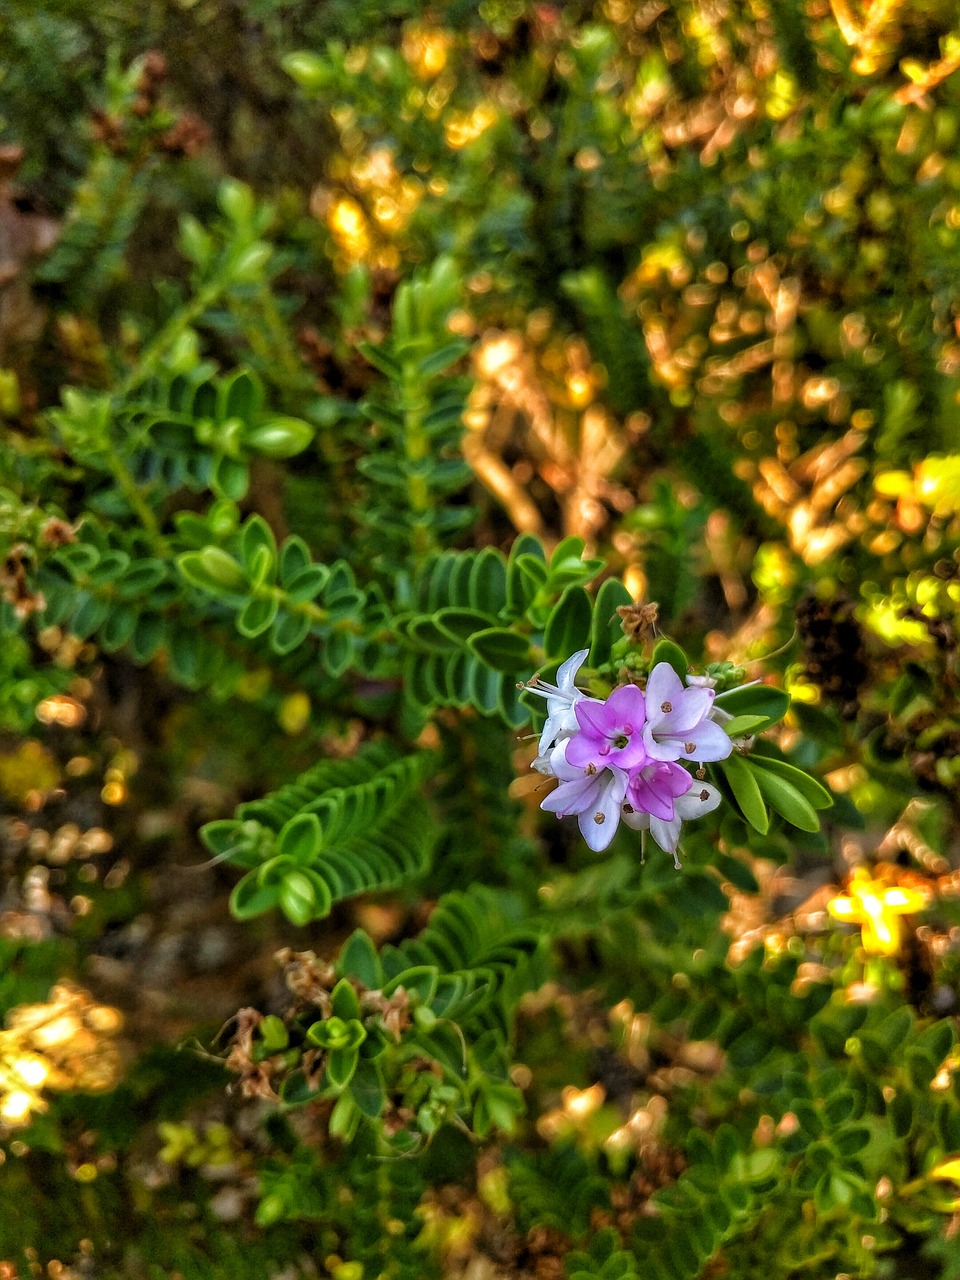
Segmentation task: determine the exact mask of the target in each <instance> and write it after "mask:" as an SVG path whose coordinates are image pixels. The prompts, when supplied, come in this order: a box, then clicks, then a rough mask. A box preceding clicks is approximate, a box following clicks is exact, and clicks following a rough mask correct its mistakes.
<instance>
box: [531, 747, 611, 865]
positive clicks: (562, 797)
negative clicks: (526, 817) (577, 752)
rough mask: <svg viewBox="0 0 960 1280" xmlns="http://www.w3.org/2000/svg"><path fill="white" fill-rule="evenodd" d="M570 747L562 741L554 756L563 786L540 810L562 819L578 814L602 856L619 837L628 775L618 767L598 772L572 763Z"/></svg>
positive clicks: (553, 765) (586, 837)
mask: <svg viewBox="0 0 960 1280" xmlns="http://www.w3.org/2000/svg"><path fill="white" fill-rule="evenodd" d="M566 747H567V743H566V741H564V742H560V743H558V744H557V746H555V747H554V749H553V751H552V752H551V753H550V761H549V768H550V771H551V772H552V773H553V775H554V777H557V778H559V779H560V785H559V787H555V788H554V790H553V791H551V792H550V794H549V795H548V796H547V798H546V799H545V800H544V801H542V802H541V805H540V808H541V809H546V810H547V812H548V813H555V814H556V815H557V817H558V818H565V817H566V816H567V814H568V813H575V814H576V815H577V818H578V820H579V823H580V834H581V835H582V836H583V838H584V840H585V841H586V842H587V845H588V846H589V847H590V848H591V849H592V850H593V851H594V853H601V852H602V851H603V850H604V849H606V847H607V846H608V845H609V844H610V842H611V840H612V839H613V837H614V836H615V835H616V832H617V826H618V825H619V822H620V817H621V810H622V806H623V800H624V796H625V795H626V793H627V775H626V773H625V772H624V771H623V769H618V768H616V767H615V766H610V767H609V768H606V769H598V768H597V767H596V766H595V765H592V764H590V765H587V766H586V767H585V768H578V767H577V766H576V765H572V764H568V763H567V757H566ZM542 772H546V770H542Z"/></svg>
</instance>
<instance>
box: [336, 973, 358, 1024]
mask: <svg viewBox="0 0 960 1280" xmlns="http://www.w3.org/2000/svg"><path fill="white" fill-rule="evenodd" d="M330 1007H331V1008H332V1009H333V1012H334V1013H335V1014H336V1016H337V1017H338V1018H342V1019H343V1021H344V1022H350V1021H352V1020H354V1019H359V1017H360V1001H359V1000H358V999H357V993H356V991H355V990H354V986H353V983H352V982H351V981H350V980H349V979H348V978H341V979H340V981H339V982H338V983H337V985H336V986H335V987H334V988H333V991H332V992H331V993H330Z"/></svg>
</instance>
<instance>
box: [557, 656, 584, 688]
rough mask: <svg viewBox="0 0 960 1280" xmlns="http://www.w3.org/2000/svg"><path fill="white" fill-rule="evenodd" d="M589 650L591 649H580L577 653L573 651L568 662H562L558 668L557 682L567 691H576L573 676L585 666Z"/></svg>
mask: <svg viewBox="0 0 960 1280" xmlns="http://www.w3.org/2000/svg"><path fill="white" fill-rule="evenodd" d="M589 652H590V650H589V649H578V650H577V652H576V653H571V655H570V657H569V658H567V660H566V662H561V664H560V666H559V667H558V668H557V684H558V685H559V686H560V688H561V689H563V691H564V692H565V693H572V692H573V691H574V689H573V678H574V676H575V675H576V674H577V672H578V671H579V670H580V668H581V667H582V666H583V663H584V660H585V659H586V656H587V654H588V653H589Z"/></svg>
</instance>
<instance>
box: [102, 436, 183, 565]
mask: <svg viewBox="0 0 960 1280" xmlns="http://www.w3.org/2000/svg"><path fill="white" fill-rule="evenodd" d="M104 447H105V449H106V454H107V460H108V462H109V464H110V470H111V471H112V473H113V478H114V480H116V482H117V487H118V488H119V490H120V492H121V493H122V494H123V496H124V498H126V500H127V503H128V505H129V507H130V509H131V511H133V512H134V513H135V514H136V515H137V516H138V518H139V520H140V523H141V524H142V525H143V527H144V529H145V530H146V533H147V536H148V537H149V539H150V545H151V546H152V547H153V549H154V551H156V553H157V554H158V555H159V556H160V557H161V558H164V559H165V558H166V556H167V555H168V552H169V548H168V546H167V542H166V539H165V538H164V536H163V534H162V533H161V532H160V522H159V520H158V519H157V516H156V512H155V511H153V510H152V508H151V507H149V506H148V505H147V502H146V500H145V498H144V496H143V492H142V490H141V489H140V486H139V485H138V484H137V482H136V480H134V478H133V476H132V475H131V474H130V472H129V471H128V470H127V465H126V463H125V462H124V460H123V458H121V456H120V454H119V453H118V452H117V449H116V446H115V445H114V443H113V440H112V439H111V438H110V436H109V434H107V435H106V437H105V439H104Z"/></svg>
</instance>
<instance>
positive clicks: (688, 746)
mask: <svg viewBox="0 0 960 1280" xmlns="http://www.w3.org/2000/svg"><path fill="white" fill-rule="evenodd" d="M683 749H684V751H685V752H686V753H687V755H688V756H692V755H693V753H694V752H695V751H696V749H697V744H696V743H695V742H685V743H684V744H683Z"/></svg>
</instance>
